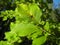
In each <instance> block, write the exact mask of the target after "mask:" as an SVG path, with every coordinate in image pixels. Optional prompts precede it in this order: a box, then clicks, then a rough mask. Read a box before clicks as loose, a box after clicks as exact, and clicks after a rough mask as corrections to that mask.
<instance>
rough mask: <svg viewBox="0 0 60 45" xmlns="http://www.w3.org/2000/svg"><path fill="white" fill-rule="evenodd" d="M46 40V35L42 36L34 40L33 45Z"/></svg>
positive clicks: (40, 43) (38, 44)
mask: <svg viewBox="0 0 60 45" xmlns="http://www.w3.org/2000/svg"><path fill="white" fill-rule="evenodd" d="M45 41H46V37H45V36H42V37H40V38H36V39H34V40H33V42H32V45H42V44H43V43H44V42H45Z"/></svg>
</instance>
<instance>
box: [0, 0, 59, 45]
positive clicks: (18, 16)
mask: <svg viewBox="0 0 60 45" xmlns="http://www.w3.org/2000/svg"><path fill="white" fill-rule="evenodd" d="M5 3H6V5H7V6H8V7H9V8H7V6H6V5H4V6H6V7H5V10H2V8H4V6H3V7H2V8H1V10H2V11H0V13H1V14H0V18H1V17H2V18H3V19H2V21H3V22H4V21H7V22H5V23H4V26H6V25H7V24H9V26H10V31H9V32H4V34H5V37H4V39H6V40H5V41H4V40H1V41H0V45H60V35H59V34H60V23H59V20H58V18H56V14H55V12H54V11H53V10H52V8H51V6H50V4H52V2H49V1H46V2H44V1H43V0H13V1H12V0H8V1H7V2H4V1H3V0H2V3H0V5H3V4H5ZM8 3H10V5H8ZM13 8H14V9H13ZM53 16H54V17H53ZM27 39H28V40H29V41H31V40H32V41H31V42H32V43H31V44H27V43H26V42H27V41H26V40H27ZM24 41H25V42H24ZM29 41H28V42H29ZM22 43H23V44H22Z"/></svg>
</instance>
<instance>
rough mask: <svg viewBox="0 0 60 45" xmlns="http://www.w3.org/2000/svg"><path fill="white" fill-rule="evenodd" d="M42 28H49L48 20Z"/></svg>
mask: <svg viewBox="0 0 60 45" xmlns="http://www.w3.org/2000/svg"><path fill="white" fill-rule="evenodd" d="M44 29H45V30H47V31H48V30H49V22H46V24H45V26H44Z"/></svg>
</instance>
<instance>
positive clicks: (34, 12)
mask: <svg viewBox="0 0 60 45" xmlns="http://www.w3.org/2000/svg"><path fill="white" fill-rule="evenodd" d="M29 10H30V13H31V14H32V15H33V17H34V19H35V21H37V22H39V21H40V17H41V16H42V11H41V10H40V8H39V7H38V6H37V4H31V5H30V6H29Z"/></svg>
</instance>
